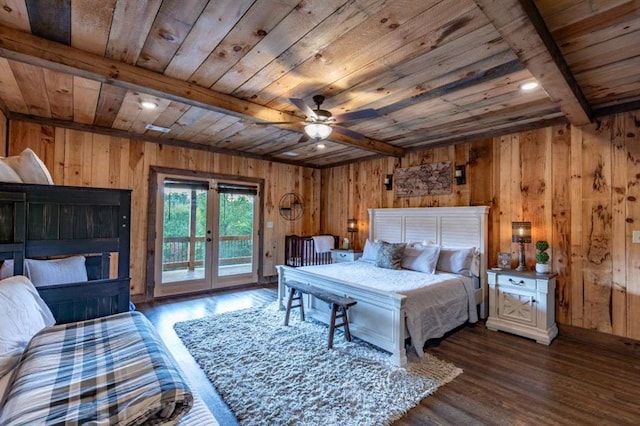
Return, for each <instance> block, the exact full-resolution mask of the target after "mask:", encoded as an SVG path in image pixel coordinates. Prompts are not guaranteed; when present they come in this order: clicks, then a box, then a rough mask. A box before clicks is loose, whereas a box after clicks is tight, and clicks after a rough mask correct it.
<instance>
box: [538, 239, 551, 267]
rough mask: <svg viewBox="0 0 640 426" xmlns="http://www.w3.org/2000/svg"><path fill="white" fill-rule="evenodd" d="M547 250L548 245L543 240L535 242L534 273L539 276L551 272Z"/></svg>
mask: <svg viewBox="0 0 640 426" xmlns="http://www.w3.org/2000/svg"><path fill="white" fill-rule="evenodd" d="M548 248H549V243H548V242H546V241H545V240H540V241H536V272H538V273H539V274H548V273H549V272H551V265H549V253H547V249H548Z"/></svg>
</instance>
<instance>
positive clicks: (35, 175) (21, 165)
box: [3, 148, 53, 185]
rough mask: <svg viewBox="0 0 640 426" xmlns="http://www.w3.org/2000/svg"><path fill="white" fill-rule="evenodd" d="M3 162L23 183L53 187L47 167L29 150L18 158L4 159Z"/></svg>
mask: <svg viewBox="0 0 640 426" xmlns="http://www.w3.org/2000/svg"><path fill="white" fill-rule="evenodd" d="M3 161H4V162H5V163H6V164H7V165H9V166H11V168H12V169H13V170H14V171H15V172H16V173H17V174H18V176H20V179H22V182H24V183H39V184H42V185H53V179H51V174H50V173H49V170H47V166H45V165H44V163H43V162H42V160H40V158H38V156H37V155H36V153H35V152H33V151H32V150H31V149H30V148H26V149H25V150H24V151H22V153H20V155H18V156H15V157H6V158H4V159H3Z"/></svg>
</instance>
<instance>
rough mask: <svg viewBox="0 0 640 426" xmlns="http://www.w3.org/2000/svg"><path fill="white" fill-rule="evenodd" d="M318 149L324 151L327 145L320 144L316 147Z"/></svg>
mask: <svg viewBox="0 0 640 426" xmlns="http://www.w3.org/2000/svg"><path fill="white" fill-rule="evenodd" d="M316 147H317V148H320V149H323V148H324V147H326V145H325V144H323V143H319V144H318V145H316Z"/></svg>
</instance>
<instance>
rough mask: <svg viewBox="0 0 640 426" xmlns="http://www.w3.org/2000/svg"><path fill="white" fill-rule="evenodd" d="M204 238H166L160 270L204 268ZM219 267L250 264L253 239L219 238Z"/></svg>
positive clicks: (241, 237) (248, 237)
mask: <svg viewBox="0 0 640 426" xmlns="http://www.w3.org/2000/svg"><path fill="white" fill-rule="evenodd" d="M204 255H205V237H168V238H165V239H164V240H163V248H162V270H163V271H170V270H174V269H184V268H188V269H189V270H193V269H195V268H197V267H202V266H204ZM218 257H219V262H218V264H219V265H238V264H242V263H251V260H252V258H253V238H252V236H251V235H225V236H221V237H220V246H219V255H218Z"/></svg>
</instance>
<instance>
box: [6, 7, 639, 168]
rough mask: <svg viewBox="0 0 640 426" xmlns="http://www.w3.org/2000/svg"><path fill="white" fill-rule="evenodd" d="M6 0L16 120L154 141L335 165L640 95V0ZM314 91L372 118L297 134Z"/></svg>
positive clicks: (582, 114)
mask: <svg viewBox="0 0 640 426" xmlns="http://www.w3.org/2000/svg"><path fill="white" fill-rule="evenodd" d="M4 3H5V5H4V7H3V8H0V100H1V103H2V105H0V106H2V108H4V109H5V112H6V113H7V114H8V115H9V117H10V118H13V119H25V120H32V121H37V122H42V123H45V124H53V125H59V126H66V127H71V128H78V129H90V130H93V131H97V132H102V133H109V134H115V135H122V136H125V137H135V138H143V139H147V140H150V141H155V142H158V143H166V144H175V145H181V146H191V147H194V148H197V149H204V150H210V151H217V152H224V153H232V154H238V155H245V156H250V157H254V158H264V159H269V160H274V161H281V162H287V163H294V164H300V165H305V166H311V167H328V166H331V165H336V164H343V163H345V162H352V161H358V160H360V159H363V158H370V157H372V156H379V155H394V156H401V155H403V153H404V152H406V151H407V150H416V149H424V148H426V147H429V146H434V145H441V144H451V143H455V142H459V141H464V140H469V139H477V138H481V137H486V136H491V135H498V134H504V133H510V132H514V131H521V130H524V129H527V128H534V127H540V126H545V125H548V124H550V123H555V122H559V121H567V120H568V121H570V122H571V123H572V124H574V125H577V126H579V125H583V124H585V123H588V122H589V121H590V120H592V119H593V117H594V116H598V115H602V114H606V113H611V112H618V111H623V110H629V109H638V108H640V106H639V104H638V103H639V101H640V74H639V73H638V72H637V70H638V69H639V68H640V43H638V40H640V32H639V31H640V12H639V10H640V0H638V1H629V0H626V1H623V0H607V1H577V0H538V1H535V2H532V1H530V0H520V1H518V0H502V1H498V0H421V1H415V0H394V1H388V0H303V1H300V0H226V1H223V0H218V1H214V0H211V1H207V0H148V1H139V0H82V1H74V2H71V1H70V0H26V1H25V0H5V2H4ZM536 79H537V80H538V81H539V83H540V84H541V86H540V87H539V88H538V89H535V90H532V91H530V92H523V91H522V90H520V87H519V86H520V85H521V84H522V83H525V82H529V81H532V80H536ZM316 94H322V95H324V96H325V97H326V101H325V103H324V104H323V109H327V110H330V111H331V112H332V113H333V114H334V115H336V114H340V113H344V112H351V111H357V110H360V109H366V108H372V109H375V110H376V111H377V113H378V116H377V117H374V118H368V119H363V120H357V121H350V122H346V123H344V127H346V128H348V129H349V130H351V131H354V132H357V133H359V134H361V135H362V137H354V135H353V134H346V135H345V134H342V133H338V132H336V131H334V132H333V133H332V134H331V136H330V137H329V139H328V140H325V141H323V143H324V145H325V147H324V148H320V147H319V146H318V144H317V143H316V142H313V141H306V142H302V143H300V142H299V140H300V138H301V134H302V132H303V125H302V122H303V121H304V117H305V116H304V113H303V112H302V111H300V110H299V109H297V108H296V107H294V106H293V105H292V103H291V102H290V101H289V98H300V99H303V100H304V101H305V102H306V103H307V104H308V105H310V106H311V107H313V101H312V97H313V95H316ZM143 100H149V101H152V102H154V103H155V104H156V105H157V108H155V109H152V110H147V109H143V108H142V107H141V102H142V101H143ZM265 121H267V122H271V121H292V122H293V123H289V124H282V125H264V124H263V125H260V124H256V123H259V122H265ZM147 124H154V125H156V126H161V127H166V128H168V129H170V131H169V132H168V133H162V132H158V131H154V130H148V129H147V128H146V126H147Z"/></svg>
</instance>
